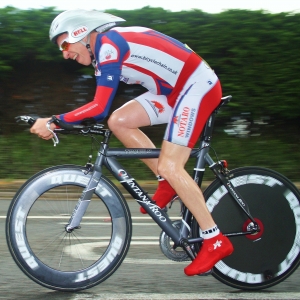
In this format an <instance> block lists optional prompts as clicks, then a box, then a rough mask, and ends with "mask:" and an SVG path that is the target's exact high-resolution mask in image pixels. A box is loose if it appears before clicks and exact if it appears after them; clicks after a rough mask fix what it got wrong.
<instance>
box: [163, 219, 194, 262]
mask: <svg viewBox="0 0 300 300" xmlns="http://www.w3.org/2000/svg"><path fill="white" fill-rule="evenodd" d="M172 225H173V226H174V227H176V228H178V229H180V227H181V225H182V222H181V220H176V221H173V222H172ZM159 245H160V249H161V251H162V253H163V254H164V255H165V256H166V257H167V258H168V259H171V260H173V261H178V262H179V261H187V260H190V258H189V256H188V255H187V253H186V252H185V251H184V250H183V249H182V248H181V247H177V248H175V249H174V242H173V241H172V239H171V238H170V237H169V236H168V235H167V234H166V233H165V232H164V231H162V232H161V233H160V237H159Z"/></svg>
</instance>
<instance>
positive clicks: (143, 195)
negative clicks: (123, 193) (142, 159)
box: [104, 157, 181, 245]
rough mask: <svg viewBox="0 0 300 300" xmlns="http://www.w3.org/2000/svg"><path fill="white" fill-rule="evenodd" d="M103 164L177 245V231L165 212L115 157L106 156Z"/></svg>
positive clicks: (178, 237) (178, 235)
mask: <svg viewBox="0 0 300 300" xmlns="http://www.w3.org/2000/svg"><path fill="white" fill-rule="evenodd" d="M104 165H105V166H106V168H107V169H108V170H110V172H111V173H112V174H113V175H114V177H115V178H116V179H117V180H118V181H119V182H120V183H121V184H122V185H123V186H124V188H125V189H126V190H127V191H128V192H129V193H130V194H131V196H132V197H133V198H134V199H135V200H136V201H137V202H139V204H141V206H142V207H143V208H144V209H145V210H146V211H147V212H148V214H149V215H150V216H151V217H152V219H153V220H154V221H155V222H156V223H157V224H158V226H159V227H160V228H161V229H162V230H163V231H164V232H165V233H166V234H167V235H168V236H169V237H171V239H172V240H173V241H174V243H175V244H177V245H178V244H179V243H180V240H181V238H180V234H179V231H178V229H176V228H175V227H174V226H173V225H172V221H171V220H170V219H169V217H168V215H167V214H166V212H165V211H164V210H162V209H160V208H159V207H158V206H157V205H155V204H154V202H153V201H152V199H151V198H150V197H149V196H148V193H147V192H145V191H144V190H143V189H142V188H141V187H140V186H139V185H138V183H137V182H136V181H135V180H134V178H132V176H131V175H130V174H129V173H128V172H127V171H126V170H125V169H124V168H123V166H122V165H121V164H120V163H119V162H118V161H117V160H116V159H115V158H113V157H107V158H106V159H105V160H104Z"/></svg>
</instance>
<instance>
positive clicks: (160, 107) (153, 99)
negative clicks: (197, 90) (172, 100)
mask: <svg viewBox="0 0 300 300" xmlns="http://www.w3.org/2000/svg"><path fill="white" fill-rule="evenodd" d="M135 100H136V101H137V102H138V103H140V104H141V105H142V106H143V108H144V109H145V111H146V113H147V115H148V117H149V119H150V124H151V125H158V124H165V123H168V121H169V117H170V115H171V114H172V107H171V106H170V105H169V104H168V101H167V97H166V96H164V95H155V94H152V93H150V92H146V93H144V94H142V95H140V96H138V97H137V98H136V99H135Z"/></svg>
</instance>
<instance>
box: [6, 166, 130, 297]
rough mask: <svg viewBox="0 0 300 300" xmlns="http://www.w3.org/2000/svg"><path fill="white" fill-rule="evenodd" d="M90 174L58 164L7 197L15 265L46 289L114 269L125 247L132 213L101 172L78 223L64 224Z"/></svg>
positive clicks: (84, 282)
mask: <svg viewBox="0 0 300 300" xmlns="http://www.w3.org/2000/svg"><path fill="white" fill-rule="evenodd" d="M90 177H91V174H86V170H85V169H84V168H83V167H78V166H58V167H54V168H50V169H47V170H45V171H42V172H40V173H38V174H36V175H35V176H34V177H32V178H31V179H29V180H28V181H27V182H26V183H25V184H24V185H23V186H22V187H21V189H20V190H19V192H18V193H17V194H16V196H15V197H14V199H13V200H12V202H11V205H10V207H9V210H8V214H7V221H6V238H7V244H8V247H9V250H10V252H11V254H12V257H13V258H14V260H15V262H16V263H17V265H18V266H19V267H20V269H21V270H22V271H23V272H24V273H25V274H26V275H27V276H28V277H29V278H31V279H32V280H34V281H35V282H37V283H39V284H41V285H42V286H45V287H47V288H51V289H56V290H61V291H77V290H82V289H86V288H90V287H92V286H94V285H96V284H98V283H100V282H102V281H104V280H105V279H107V278H108V277H109V276H111V275H112V274H113V272H114V271H115V270H116V269H117V268H118V267H119V266H120V264H121V262H122V261H123V259H124V258H125V255H126V253H127V251H128V249H129V245H130V240H131V232H132V227H131V226H132V225H131V217H130V212H129V208H128V206H127V203H126V201H125V200H124V198H123V196H122V195H121V194H120V192H119V191H118V190H117V188H116V187H115V186H114V185H113V184H112V183H111V182H110V181H109V180H108V179H107V178H105V177H102V178H101V180H100V182H99V184H98V186H97V188H96V190H95V193H94V195H93V197H92V199H91V201H90V204H89V206H88V208H87V210H86V213H85V215H84V216H83V219H82V221H81V223H80V226H78V228H76V229H74V230H73V231H71V232H70V231H68V230H66V225H67V224H68V221H69V219H70V216H71V215H72V212H73V210H74V208H75V206H76V204H77V203H78V199H79V197H80V196H81V193H82V191H83V189H84V188H85V187H86V185H87V183H88V182H89V179H90Z"/></svg>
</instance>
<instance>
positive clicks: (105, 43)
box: [59, 31, 129, 124]
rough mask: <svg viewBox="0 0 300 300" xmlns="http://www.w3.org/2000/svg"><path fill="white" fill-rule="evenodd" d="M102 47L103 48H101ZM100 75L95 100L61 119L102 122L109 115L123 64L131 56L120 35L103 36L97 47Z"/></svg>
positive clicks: (110, 33) (66, 120)
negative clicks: (91, 119) (92, 119)
mask: <svg viewBox="0 0 300 300" xmlns="http://www.w3.org/2000/svg"><path fill="white" fill-rule="evenodd" d="M100 45H101V46H100ZM95 53H97V57H96V59H97V62H98V67H99V72H98V73H99V74H96V80H97V89H96V94H95V97H94V100H93V101H92V102H90V103H87V104H86V105H84V106H82V107H79V108H78V109H75V110H74V111H71V112H69V113H65V114H61V115H60V116H59V118H60V119H61V120H62V121H64V122H66V123H72V124H78V123H80V122H81V121H82V120H84V119H90V118H94V119H95V120H96V121H98V122H99V121H102V120H103V119H104V118H105V117H106V116H107V115H108V113H109V110H110V107H111V104H112V101H113V99H114V97H115V94H116V91H117V88H118V85H119V82H120V75H121V69H122V64H123V61H124V60H125V58H126V57H127V56H128V54H129V46H128V44H127V42H126V41H125V39H124V38H123V37H121V36H120V34H119V33H117V32H114V31H111V32H107V33H105V34H102V35H101V38H100V39H99V40H98V41H97V43H96V47H95Z"/></svg>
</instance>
